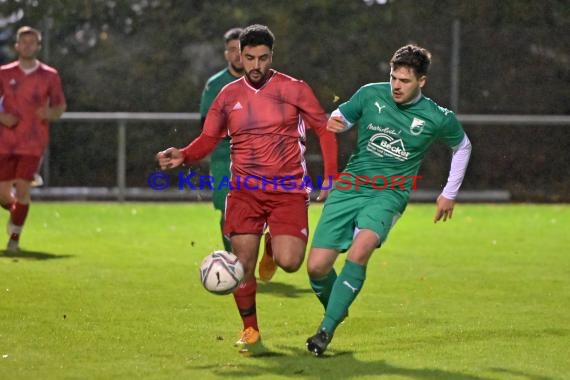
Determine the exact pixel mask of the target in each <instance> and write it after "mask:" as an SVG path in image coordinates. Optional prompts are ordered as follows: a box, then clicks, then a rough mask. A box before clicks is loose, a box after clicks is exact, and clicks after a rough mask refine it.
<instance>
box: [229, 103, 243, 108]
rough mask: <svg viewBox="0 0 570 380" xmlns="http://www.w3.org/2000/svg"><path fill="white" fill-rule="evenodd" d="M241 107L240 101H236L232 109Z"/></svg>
mask: <svg viewBox="0 0 570 380" xmlns="http://www.w3.org/2000/svg"><path fill="white" fill-rule="evenodd" d="M242 108H243V107H242V106H241V103H240V102H237V103H236V104H235V105H234V108H232V110H241V109H242Z"/></svg>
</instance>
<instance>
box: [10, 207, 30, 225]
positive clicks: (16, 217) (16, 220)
mask: <svg viewBox="0 0 570 380" xmlns="http://www.w3.org/2000/svg"><path fill="white" fill-rule="evenodd" d="M29 209H30V205H29V204H22V203H18V202H15V203H14V204H13V205H12V209H11V210H10V216H11V219H12V223H13V224H14V225H15V226H18V227H21V226H23V225H24V222H25V221H26V217H27V216H28V210H29Z"/></svg>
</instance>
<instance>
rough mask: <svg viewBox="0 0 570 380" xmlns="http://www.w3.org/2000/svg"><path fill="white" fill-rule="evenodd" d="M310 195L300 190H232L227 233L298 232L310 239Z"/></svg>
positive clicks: (229, 201)
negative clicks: (291, 191)
mask: <svg viewBox="0 0 570 380" xmlns="http://www.w3.org/2000/svg"><path fill="white" fill-rule="evenodd" d="M308 207H309V197H308V195H305V194H300V193H286V192H268V191H260V190H245V189H243V190H230V192H229V193H228V196H227V198H226V213H225V220H226V221H225V223H224V234H225V235H227V236H230V237H231V236H232V235H235V234H255V235H261V234H263V230H264V228H265V226H266V225H267V226H269V230H270V231H271V235H272V236H277V235H290V236H296V237H298V238H299V239H301V240H303V241H304V242H305V243H307V238H308V235H309V222H308V215H307V210H308Z"/></svg>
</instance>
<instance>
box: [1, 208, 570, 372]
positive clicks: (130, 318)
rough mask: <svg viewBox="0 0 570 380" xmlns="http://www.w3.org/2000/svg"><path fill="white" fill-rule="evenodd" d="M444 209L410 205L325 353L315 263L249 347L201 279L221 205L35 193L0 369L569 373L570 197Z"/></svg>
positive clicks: (4, 276) (10, 264) (295, 278)
mask: <svg viewBox="0 0 570 380" xmlns="http://www.w3.org/2000/svg"><path fill="white" fill-rule="evenodd" d="M320 212H321V206H320V205H313V206H311V225H312V226H314V225H315V223H316V221H317V219H318V216H319V215H320ZM433 212H434V206H433V205H417V204H412V205H410V206H409V207H408V210H407V212H406V214H405V216H404V217H403V218H402V219H401V220H400V221H399V222H398V224H397V225H396V227H395V228H394V230H393V231H392V234H391V235H390V237H389V239H388V242H387V243H386V245H385V246H384V247H383V248H382V249H380V250H378V251H377V252H376V253H375V254H374V256H373V257H372V260H371V263H370V265H369V268H368V275H367V282H366V283H365V286H364V289H363V291H362V292H361V294H360V296H359V298H358V299H357V300H356V302H355V303H354V305H353V306H352V308H351V312H350V317H349V318H348V319H347V321H346V322H345V323H344V324H343V325H342V326H340V327H339V329H338V330H337V333H336V336H335V339H334V341H333V343H332V345H331V346H330V349H329V351H327V355H326V356H325V357H324V358H315V357H313V356H311V355H310V354H309V353H308V352H306V351H305V348H304V341H305V339H306V338H307V337H308V336H309V335H312V334H313V333H314V330H315V329H316V327H317V325H318V322H319V321H320V318H321V316H322V310H321V307H320V305H319V303H318V302H317V300H316V298H315V297H314V296H313V295H312V294H311V292H310V290H309V286H308V280H307V276H306V273H305V270H304V268H303V269H301V270H300V271H299V272H298V273H295V274H285V273H283V272H278V273H277V275H276V276H275V278H274V281H273V282H271V283H269V284H265V285H264V284H260V285H259V287H258V300H257V302H258V317H259V321H260V327H261V332H262V334H263V338H264V343H265V345H266V346H267V347H268V349H269V352H268V353H267V354H266V355H264V356H260V357H242V356H240V355H239V354H238V353H237V352H235V350H234V348H233V347H232V343H233V342H234V341H235V339H236V338H237V336H238V333H239V331H240V329H241V321H240V319H239V317H238V315H237V311H236V310H235V306H234V302H233V298H232V297H231V296H214V295H211V294H209V293H207V292H206V291H204V290H203V289H202V287H201V284H200V282H199V279H198V266H199V264H200V262H201V260H202V258H203V257H204V256H205V255H206V254H207V253H209V252H210V251H212V250H214V249H219V248H220V247H221V244H220V238H219V232H218V214H217V212H216V211H214V210H213V209H212V208H211V205H210V204H209V203H203V204H178V203H171V204H140V203H127V204H108V203H34V205H33V207H32V209H31V212H30V215H29V218H28V225H27V227H26V231H25V232H24V235H23V238H22V247H23V248H24V250H25V251H24V252H22V253H19V254H17V255H7V254H6V253H4V252H3V251H0V379H7V380H8V379H10V380H11V379H135V378H136V379H222V378H224V379H244V380H245V379H290V378H299V379H460V380H461V379H464V380H474V379H532V380H546V379H564V378H566V379H568V378H570V359H569V357H570V355H569V353H568V352H569V349H570V258H569V257H568V253H569V247H570V207H569V206H568V205H468V204H460V205H459V206H458V207H457V208H456V211H455V214H454V218H453V220H452V221H451V222H447V223H444V224H437V225H434V224H433V222H432V218H433ZM0 215H2V217H3V218H4V219H0V223H4V222H5V220H6V219H5V218H7V214H6V213H1V214H0ZM4 236H5V235H4ZM0 243H1V244H2V245H4V244H5V240H4V239H2V240H1V241H0ZM339 261H340V263H339V264H342V262H343V261H344V258H343V257H341V260H339Z"/></svg>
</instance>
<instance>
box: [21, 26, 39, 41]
mask: <svg viewBox="0 0 570 380" xmlns="http://www.w3.org/2000/svg"><path fill="white" fill-rule="evenodd" d="M25 34H33V35H35V36H36V38H37V39H38V42H42V33H41V32H40V31H39V30H37V29H34V28H32V27H31V26H22V27H21V28H19V29H18V31H17V32H16V42H18V41H20V37H21V36H23V35H25Z"/></svg>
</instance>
